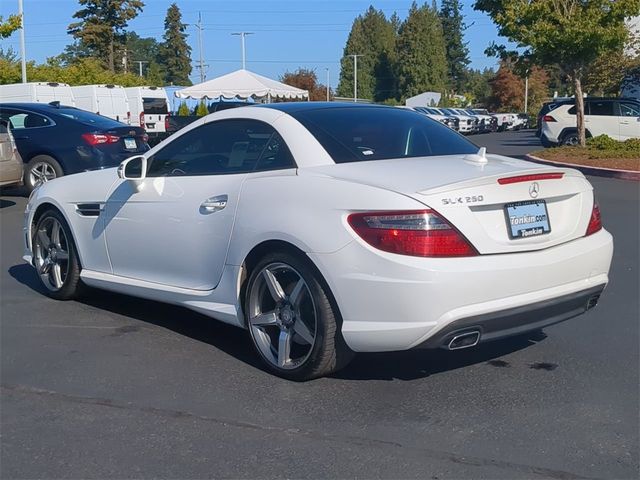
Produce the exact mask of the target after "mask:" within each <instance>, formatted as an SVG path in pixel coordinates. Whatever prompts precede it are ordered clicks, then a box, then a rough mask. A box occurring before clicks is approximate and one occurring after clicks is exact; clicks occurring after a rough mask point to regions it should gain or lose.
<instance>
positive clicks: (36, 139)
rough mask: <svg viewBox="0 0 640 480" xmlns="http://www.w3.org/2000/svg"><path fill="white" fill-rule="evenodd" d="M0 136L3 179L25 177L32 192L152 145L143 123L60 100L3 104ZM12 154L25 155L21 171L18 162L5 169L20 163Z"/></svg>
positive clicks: (18, 180)
mask: <svg viewBox="0 0 640 480" xmlns="http://www.w3.org/2000/svg"><path fill="white" fill-rule="evenodd" d="M0 139H1V141H2V146H1V148H2V151H1V152H0V153H2V171H3V173H2V177H0V178H1V179H2V180H1V182H0V183H1V184H5V185H6V184H10V183H21V182H24V184H25V186H26V188H27V190H29V191H31V190H33V189H34V188H35V187H36V185H38V184H39V183H42V182H46V181H49V180H52V179H54V178H57V177H61V176H63V175H68V174H71V173H79V172H83V171H88V170H96V169H101V168H108V167H114V166H117V165H119V164H120V163H121V162H122V161H123V160H125V159H126V158H128V157H130V156H132V155H134V154H140V153H144V152H146V151H147V150H149V145H148V143H147V142H148V135H147V134H146V132H145V130H144V128H142V127H139V126H131V125H124V124H122V123H120V122H117V121H115V120H113V119H111V118H107V117H104V116H102V115H97V114H95V113H91V112H87V111H85V110H81V109H78V108H75V107H70V106H66V105H61V104H60V103H59V102H57V101H56V102H52V103H45V104H42V103H0ZM14 157H17V158H21V161H20V162H19V163H20V173H18V172H17V171H16V169H17V167H12V168H10V169H9V168H7V167H8V166H9V165H10V164H11V165H14V164H15V163H16V160H15V158H14ZM5 162H10V163H5ZM22 163H24V174H22V173H21V172H22ZM5 170H8V172H7V175H8V176H9V177H10V178H8V179H6V180H5V178H4V175H5V173H4V172H5Z"/></svg>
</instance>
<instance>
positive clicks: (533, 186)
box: [529, 182, 540, 198]
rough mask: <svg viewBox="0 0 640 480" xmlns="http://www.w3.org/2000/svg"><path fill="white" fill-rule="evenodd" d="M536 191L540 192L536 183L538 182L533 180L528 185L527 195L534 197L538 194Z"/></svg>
mask: <svg viewBox="0 0 640 480" xmlns="http://www.w3.org/2000/svg"><path fill="white" fill-rule="evenodd" d="M538 193H540V185H538V182H533V183H532V184H531V185H530V186H529V195H530V196H531V198H536V197H537V196H538Z"/></svg>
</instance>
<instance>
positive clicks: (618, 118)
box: [540, 98, 640, 147]
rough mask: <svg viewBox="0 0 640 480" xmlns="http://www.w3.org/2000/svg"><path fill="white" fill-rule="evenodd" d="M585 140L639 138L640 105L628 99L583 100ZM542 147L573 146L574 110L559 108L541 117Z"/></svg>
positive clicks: (636, 101) (575, 141) (576, 139)
mask: <svg viewBox="0 0 640 480" xmlns="http://www.w3.org/2000/svg"><path fill="white" fill-rule="evenodd" d="M584 113H585V116H584V119H585V128H586V130H587V137H597V136H598V135H608V136H609V137H611V138H613V139H615V140H620V141H624V140H628V139H630V138H640V102H639V101H638V100H635V99H630V98H585V99H584ZM540 140H541V141H542V145H544V146H545V147H552V146H555V145H576V144H577V143H578V129H577V127H576V107H575V105H572V104H565V105H560V106H558V107H557V108H556V109H554V110H553V111H551V112H549V113H548V114H546V115H545V116H543V117H542V136H541V137H540Z"/></svg>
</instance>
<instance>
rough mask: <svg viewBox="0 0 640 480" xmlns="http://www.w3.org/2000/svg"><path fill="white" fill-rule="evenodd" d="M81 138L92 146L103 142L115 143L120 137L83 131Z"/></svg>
mask: <svg viewBox="0 0 640 480" xmlns="http://www.w3.org/2000/svg"><path fill="white" fill-rule="evenodd" d="M82 139H83V140H84V141H85V142H87V143H88V144H89V145H91V146H92V147H93V146H95V145H102V144H105V143H117V142H118V141H119V140H120V137H118V136H116V135H109V134H102V133H83V134H82Z"/></svg>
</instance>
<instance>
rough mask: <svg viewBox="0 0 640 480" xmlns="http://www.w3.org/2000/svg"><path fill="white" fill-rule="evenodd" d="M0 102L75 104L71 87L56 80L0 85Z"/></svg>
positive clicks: (72, 105)
mask: <svg viewBox="0 0 640 480" xmlns="http://www.w3.org/2000/svg"><path fill="white" fill-rule="evenodd" d="M0 102H36V103H51V102H60V104H61V105H68V106H71V107H75V106H76V102H75V98H74V96H73V92H72V90H71V87H70V86H69V85H67V84H66V83H58V82H29V83H12V84H9V85H0Z"/></svg>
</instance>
